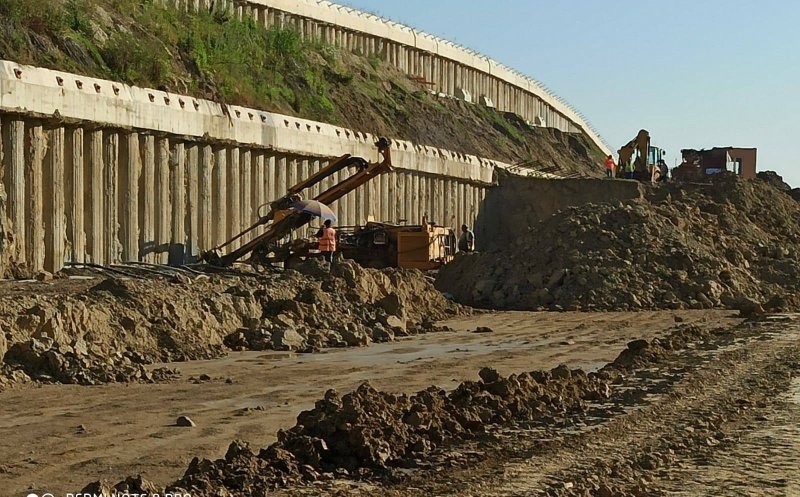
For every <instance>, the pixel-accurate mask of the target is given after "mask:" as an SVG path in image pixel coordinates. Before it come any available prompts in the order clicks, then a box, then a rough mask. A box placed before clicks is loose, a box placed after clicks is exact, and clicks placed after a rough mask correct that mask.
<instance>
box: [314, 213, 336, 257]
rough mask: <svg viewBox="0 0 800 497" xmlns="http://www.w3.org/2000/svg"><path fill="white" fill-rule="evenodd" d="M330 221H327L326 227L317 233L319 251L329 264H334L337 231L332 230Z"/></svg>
mask: <svg viewBox="0 0 800 497" xmlns="http://www.w3.org/2000/svg"><path fill="white" fill-rule="evenodd" d="M331 224H333V223H332V222H331V220H330V219H326V220H325V225H324V226H322V228H320V229H319V231H317V238H319V251H320V252H322V256H323V257H324V258H325V260H326V261H328V262H333V253H334V252H336V230H335V229H333V228H331Z"/></svg>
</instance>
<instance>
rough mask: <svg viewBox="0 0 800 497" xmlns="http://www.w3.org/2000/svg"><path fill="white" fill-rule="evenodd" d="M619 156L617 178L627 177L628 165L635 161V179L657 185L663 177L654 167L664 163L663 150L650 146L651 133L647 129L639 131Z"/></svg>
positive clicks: (623, 147) (621, 149) (621, 150)
mask: <svg viewBox="0 0 800 497" xmlns="http://www.w3.org/2000/svg"><path fill="white" fill-rule="evenodd" d="M617 154H618V156H619V168H618V170H617V177H625V171H626V169H627V167H626V166H627V165H628V164H630V163H631V161H633V164H634V166H635V168H636V169H635V171H634V179H637V180H639V181H650V182H653V183H655V182H656V181H658V179H659V177H660V175H661V169H660V168H659V167H654V166H656V165H660V163H661V162H662V161H663V154H664V151H663V149H660V148H658V147H652V146H650V133H649V132H648V131H647V130H646V129H642V130H639V133H637V135H636V137H635V138H634V139H632V140H631V141H629V142H628V143H627V144H625V145H624V146H622V147H621V148H620V149H619V150H618V151H617Z"/></svg>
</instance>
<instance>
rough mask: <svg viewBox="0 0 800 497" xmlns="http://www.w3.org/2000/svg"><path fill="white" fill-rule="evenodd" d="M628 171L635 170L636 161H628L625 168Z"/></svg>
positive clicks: (632, 171)
mask: <svg viewBox="0 0 800 497" xmlns="http://www.w3.org/2000/svg"><path fill="white" fill-rule="evenodd" d="M625 169H626V170H627V171H628V172H629V173H634V172H636V162H635V161H630V162H628V166H627V167H626V168H625Z"/></svg>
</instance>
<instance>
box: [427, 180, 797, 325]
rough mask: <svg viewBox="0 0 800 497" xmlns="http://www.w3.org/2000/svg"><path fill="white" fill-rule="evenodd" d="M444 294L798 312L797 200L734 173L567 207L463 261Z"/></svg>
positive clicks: (484, 301) (473, 299) (598, 305)
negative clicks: (752, 305) (745, 305)
mask: <svg viewBox="0 0 800 497" xmlns="http://www.w3.org/2000/svg"><path fill="white" fill-rule="evenodd" d="M509 208H512V207H509ZM436 286H437V288H439V289H440V290H441V291H443V292H447V293H449V294H451V295H453V296H454V298H455V300H456V301H458V302H461V303H464V304H469V305H473V306H477V307H487V308H494V309H520V310H543V309H549V310H562V309H563V310H577V309H580V310H629V309H664V308H666V309H685V308H692V309H700V308H713V307H731V308H738V307H739V305H740V304H741V302H743V301H745V300H746V299H752V300H756V301H757V302H758V303H759V304H761V305H763V307H764V308H765V309H766V310H770V309H774V310H785V309H792V308H797V307H798V304H800V302H798V291H799V290H800V204H798V203H797V202H795V201H794V200H792V198H791V197H789V196H788V195H785V194H784V193H782V192H781V191H779V190H776V189H775V188H774V187H773V186H771V185H770V184H768V183H767V182H764V181H759V180H756V181H743V180H740V179H738V178H736V177H735V176H728V175H721V176H718V177H716V178H715V179H714V181H713V182H712V184H710V185H666V186H663V187H659V188H653V189H650V190H648V192H647V194H646V195H645V196H644V197H643V198H640V199H629V200H626V201H611V202H607V203H599V204H585V205H581V206H578V207H572V208H568V209H564V210H561V211H559V212H557V213H556V214H554V215H552V216H550V217H548V218H546V219H544V220H543V221H541V222H540V223H538V225H536V226H533V227H531V228H530V229H529V230H528V231H525V230H523V229H521V231H520V232H519V233H518V237H517V240H516V242H514V243H512V244H511V245H508V246H507V247H505V248H503V249H501V250H496V251H493V252H487V253H476V254H471V255H468V256H462V257H457V258H456V260H455V261H454V262H453V263H452V264H448V265H447V266H445V267H444V268H443V269H442V270H441V271H440V273H439V276H438V279H437V282H436Z"/></svg>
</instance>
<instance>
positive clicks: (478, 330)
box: [473, 326, 494, 333]
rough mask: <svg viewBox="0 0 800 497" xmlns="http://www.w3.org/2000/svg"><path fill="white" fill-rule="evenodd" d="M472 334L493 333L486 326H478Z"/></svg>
mask: <svg viewBox="0 0 800 497" xmlns="http://www.w3.org/2000/svg"><path fill="white" fill-rule="evenodd" d="M473 333H494V330H493V329H491V328H489V327H488V326H478V327H477V328H475V331H473Z"/></svg>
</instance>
